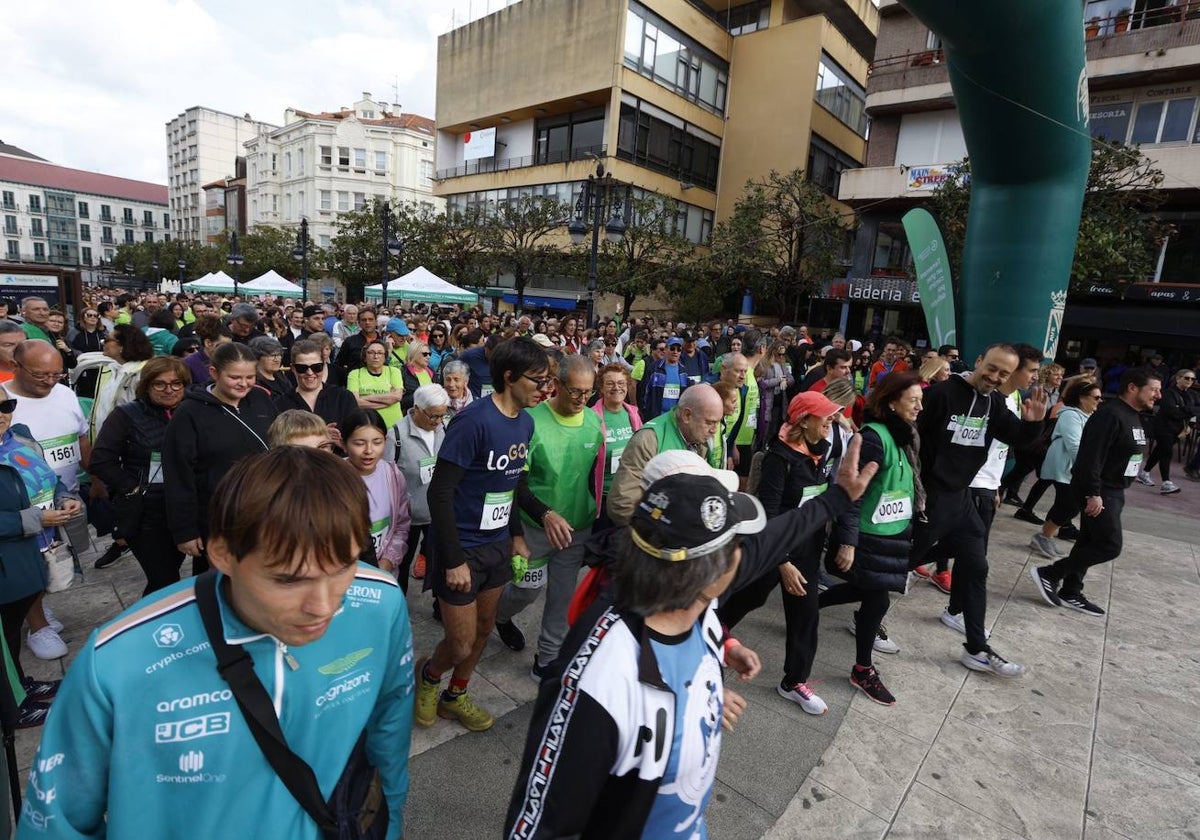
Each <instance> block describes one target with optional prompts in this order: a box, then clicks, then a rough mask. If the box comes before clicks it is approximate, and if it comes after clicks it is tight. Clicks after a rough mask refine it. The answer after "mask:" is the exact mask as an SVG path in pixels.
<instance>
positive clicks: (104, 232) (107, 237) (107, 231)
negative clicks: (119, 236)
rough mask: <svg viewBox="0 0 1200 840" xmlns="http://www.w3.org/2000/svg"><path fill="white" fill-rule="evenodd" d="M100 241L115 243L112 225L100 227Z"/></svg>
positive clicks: (108, 243) (107, 243)
mask: <svg viewBox="0 0 1200 840" xmlns="http://www.w3.org/2000/svg"><path fill="white" fill-rule="evenodd" d="M100 241H101V242H102V243H104V244H105V245H113V244H115V243H114V242H113V235H112V228H110V227H102V228H100Z"/></svg>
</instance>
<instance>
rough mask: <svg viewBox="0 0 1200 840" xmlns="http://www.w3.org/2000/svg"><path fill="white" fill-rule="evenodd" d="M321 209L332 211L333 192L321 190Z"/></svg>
mask: <svg viewBox="0 0 1200 840" xmlns="http://www.w3.org/2000/svg"><path fill="white" fill-rule="evenodd" d="M321 209H322V210H332V209H333V192H332V191H330V190H321Z"/></svg>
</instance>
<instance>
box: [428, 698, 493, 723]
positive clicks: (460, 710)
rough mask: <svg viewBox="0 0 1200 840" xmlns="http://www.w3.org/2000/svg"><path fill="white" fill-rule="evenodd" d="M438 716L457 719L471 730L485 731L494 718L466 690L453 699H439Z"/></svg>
mask: <svg viewBox="0 0 1200 840" xmlns="http://www.w3.org/2000/svg"><path fill="white" fill-rule="evenodd" d="M437 713H438V717H444V718H446V719H448V720H457V721H458V722H459V723H461V724H462V725H463V726H465V727H466V728H467V729H469V730H471V731H472V732H485V731H487V730H488V729H491V728H492V724H494V723H495V722H496V719H495V718H494V717H492V716H491V714H490V713H489V712H488V711H487V710H486V709H484V708H482V707H480V706H476V705H475V701H474V700H472V699H471V698H470V697H469V696H468V695H467V694H466V692H463V693H462V694H460V695H458V696H457V697H455V698H454V699H453V700H446V699H441V700H439V701H438V704H437Z"/></svg>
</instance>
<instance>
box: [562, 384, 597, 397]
mask: <svg viewBox="0 0 1200 840" xmlns="http://www.w3.org/2000/svg"><path fill="white" fill-rule="evenodd" d="M563 390H564V391H566V392H567V395H568V396H570V398H571V399H573V400H587V399H591V397H592V395H593V394H595V393H596V389H595V388H587V389H584V388H569V387H567V386H566V385H564V386H563Z"/></svg>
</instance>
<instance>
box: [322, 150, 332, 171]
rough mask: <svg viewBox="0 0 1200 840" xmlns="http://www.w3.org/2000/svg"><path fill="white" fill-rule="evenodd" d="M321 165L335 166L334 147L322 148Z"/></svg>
mask: <svg viewBox="0 0 1200 840" xmlns="http://www.w3.org/2000/svg"><path fill="white" fill-rule="evenodd" d="M321 165H322V166H333V147H332V146H322V147H321Z"/></svg>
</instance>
